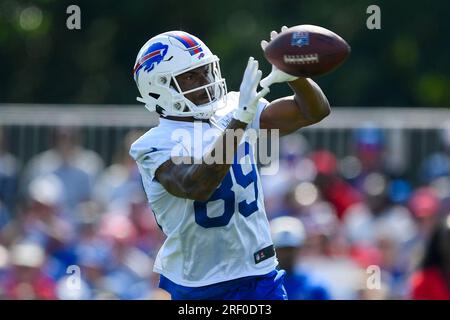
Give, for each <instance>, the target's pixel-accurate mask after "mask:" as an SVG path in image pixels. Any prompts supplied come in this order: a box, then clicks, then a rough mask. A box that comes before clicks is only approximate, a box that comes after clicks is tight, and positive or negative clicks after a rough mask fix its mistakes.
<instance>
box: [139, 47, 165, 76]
mask: <svg viewBox="0 0 450 320" xmlns="http://www.w3.org/2000/svg"><path fill="white" fill-rule="evenodd" d="M168 48H169V46H168V45H166V44H163V43H161V42H156V43H154V44H152V45H151V46H150V47H148V49H147V50H145V52H144V53H143V55H142V57H141V58H140V59H139V60H138V61H137V62H136V65H135V66H134V69H133V74H134V77H135V78H136V76H137V74H138V72H139V70H141V69H142V68H144V70H145V71H147V72H149V71H152V70H153V68H155V65H157V64H159V63H160V62H161V61H163V59H164V57H165V56H166V54H167V49H168Z"/></svg>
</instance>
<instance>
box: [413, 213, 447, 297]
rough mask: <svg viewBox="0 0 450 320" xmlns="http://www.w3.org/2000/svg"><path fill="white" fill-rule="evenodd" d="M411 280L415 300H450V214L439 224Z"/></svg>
mask: <svg viewBox="0 0 450 320" xmlns="http://www.w3.org/2000/svg"><path fill="white" fill-rule="evenodd" d="M411 282H412V283H411V285H412V288H411V298H412V299H414V300H450V214H448V215H447V216H446V217H445V218H444V219H443V221H442V222H440V223H438V224H437V226H436V228H435V230H434V232H433V233H432V235H431V237H430V240H429V242H428V245H427V248H426V250H425V253H424V257H423V262H422V265H421V268H420V269H419V270H418V271H416V272H415V273H414V274H413V276H412V279H411Z"/></svg>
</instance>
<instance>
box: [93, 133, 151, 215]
mask: <svg viewBox="0 0 450 320" xmlns="http://www.w3.org/2000/svg"><path fill="white" fill-rule="evenodd" d="M141 135H142V132H140V131H130V132H129V133H128V134H127V135H126V136H125V138H124V140H123V142H122V144H121V148H119V150H118V151H117V154H116V156H115V162H114V163H113V164H112V165H111V166H109V167H108V168H106V169H105V170H104V171H103V172H102V174H101V175H100V177H99V179H98V182H97V183H96V186H95V190H94V192H95V197H96V199H97V200H99V201H102V203H103V204H104V205H106V206H108V207H109V209H111V210H112V209H113V208H117V207H127V206H128V205H129V204H130V202H131V200H132V199H133V198H134V197H135V195H136V194H139V193H142V194H144V189H143V186H142V182H141V176H140V174H139V170H138V168H137V166H136V161H134V160H133V158H131V157H130V156H129V154H128V150H130V146H131V144H132V143H133V142H134V141H135V140H136V139H137V138H138V137H140V136H141Z"/></svg>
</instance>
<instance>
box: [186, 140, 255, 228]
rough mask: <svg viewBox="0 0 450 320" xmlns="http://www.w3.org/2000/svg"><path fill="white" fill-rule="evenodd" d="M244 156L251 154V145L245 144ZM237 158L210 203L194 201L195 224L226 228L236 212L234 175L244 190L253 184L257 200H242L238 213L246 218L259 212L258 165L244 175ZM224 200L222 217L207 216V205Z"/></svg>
mask: <svg viewBox="0 0 450 320" xmlns="http://www.w3.org/2000/svg"><path fill="white" fill-rule="evenodd" d="M244 148H245V151H244V156H246V155H248V154H249V152H250V144H249V143H248V142H245V143H244ZM236 158H237V157H236V156H235V159H234V163H233V165H232V166H231V168H230V171H229V172H228V173H227V175H226V176H225V178H224V179H223V180H222V183H221V185H220V186H219V187H218V188H217V189H216V190H215V191H214V193H213V194H212V196H211V197H210V198H209V199H208V201H205V202H202V201H194V211H195V222H197V224H199V225H201V226H202V227H204V228H215V227H223V226H226V225H227V224H228V223H229V222H230V220H231V217H232V216H233V214H234V211H235V203H236V195H235V193H234V191H233V190H232V187H233V179H232V177H231V175H232V174H234V177H235V180H236V183H237V184H239V185H240V186H241V187H243V188H247V187H248V186H249V185H250V184H251V183H253V189H254V192H255V200H254V201H252V202H250V203H247V201H246V200H242V201H241V202H239V203H238V211H239V213H240V214H242V215H243V216H244V217H248V216H250V215H251V214H252V213H254V212H256V211H257V210H258V185H257V183H256V182H257V173H256V165H255V164H254V163H252V165H251V166H252V170H251V171H250V172H249V173H247V174H244V173H243V171H242V167H241V165H240V164H239V161H237V159H236ZM216 200H223V201H224V212H223V214H222V215H220V216H217V217H213V218H211V217H208V214H207V204H208V202H210V201H216Z"/></svg>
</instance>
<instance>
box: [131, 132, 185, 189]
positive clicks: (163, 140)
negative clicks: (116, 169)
mask: <svg viewBox="0 0 450 320" xmlns="http://www.w3.org/2000/svg"><path fill="white" fill-rule="evenodd" d="M176 147H177V143H176V142H175V141H171V139H169V138H167V137H164V136H162V135H151V134H150V135H144V136H142V137H141V138H139V139H138V140H136V141H135V142H134V143H133V144H132V145H131V148H130V155H131V157H132V158H133V159H134V160H136V162H137V164H138V166H139V167H140V169H143V170H144V171H145V173H146V175H148V177H149V178H150V181H151V180H153V179H154V178H155V172H156V170H157V169H158V168H159V167H160V166H161V165H162V164H163V163H164V162H166V161H167V160H169V159H170V158H171V157H172V156H173V155H174V151H176Z"/></svg>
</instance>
